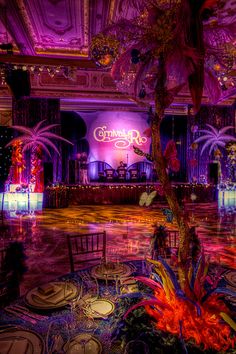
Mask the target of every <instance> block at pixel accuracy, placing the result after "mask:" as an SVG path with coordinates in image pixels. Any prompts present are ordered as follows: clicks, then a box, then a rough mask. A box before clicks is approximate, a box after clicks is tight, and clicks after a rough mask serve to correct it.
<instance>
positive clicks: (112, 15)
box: [108, 0, 117, 23]
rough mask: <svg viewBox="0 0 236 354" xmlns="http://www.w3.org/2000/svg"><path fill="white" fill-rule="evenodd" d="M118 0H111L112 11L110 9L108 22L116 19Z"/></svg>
mask: <svg viewBox="0 0 236 354" xmlns="http://www.w3.org/2000/svg"><path fill="white" fill-rule="evenodd" d="M115 5H117V4H116V0H110V11H109V16H108V23H111V22H112V21H113V19H114V13H115V11H116V7H117V6H115Z"/></svg>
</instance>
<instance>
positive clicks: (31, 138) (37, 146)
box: [7, 120, 73, 192]
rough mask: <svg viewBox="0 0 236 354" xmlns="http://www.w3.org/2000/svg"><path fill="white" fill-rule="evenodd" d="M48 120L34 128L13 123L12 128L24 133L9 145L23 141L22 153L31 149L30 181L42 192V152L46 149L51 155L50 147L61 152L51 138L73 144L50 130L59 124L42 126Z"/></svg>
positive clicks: (36, 190)
mask: <svg viewBox="0 0 236 354" xmlns="http://www.w3.org/2000/svg"><path fill="white" fill-rule="evenodd" d="M45 121H46V120H42V121H40V122H39V123H37V124H36V125H35V126H34V127H33V128H29V127H24V126H19V125H13V126H12V128H14V129H16V130H17V131H19V132H21V133H23V135H21V136H19V137H16V138H14V139H12V140H11V141H10V142H9V143H8V144H7V146H12V145H14V144H16V143H19V142H20V143H21V144H22V146H23V148H22V153H24V152H26V151H27V150H30V151H31V177H30V183H31V184H35V188H34V192H42V189H43V166H42V153H43V151H45V152H46V153H47V154H48V156H49V157H51V153H50V151H49V147H50V148H52V149H53V150H54V151H55V152H56V153H57V154H58V155H60V152H59V150H58V148H57V147H56V145H55V144H54V143H53V142H52V141H51V139H56V140H61V141H65V142H66V143H68V144H71V145H73V144H72V143H71V142H70V141H69V140H67V139H65V138H62V137H61V136H59V135H57V134H55V133H52V132H50V130H51V129H53V128H55V127H57V126H58V124H50V125H47V126H44V127H42V125H43V123H44V122H45Z"/></svg>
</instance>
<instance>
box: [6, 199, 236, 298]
mask: <svg viewBox="0 0 236 354" xmlns="http://www.w3.org/2000/svg"><path fill="white" fill-rule="evenodd" d="M161 208H163V205H153V206H151V207H149V208H145V207H139V206H137V205H130V206H127V205H124V206H123V205H109V206H86V205H83V206H73V207H69V208H66V209H45V210H43V212H42V213H41V214H38V215H28V216H22V215H21V216H18V217H15V218H7V217H6V218H4V220H3V221H2V224H1V227H0V230H1V238H0V243H1V244H0V246H3V245H6V244H7V243H8V242H9V241H11V240H18V241H23V242H24V244H25V251H26V254H27V266H28V271H27V273H26V274H25V277H24V281H23V282H22V286H21V293H22V294H24V293H25V292H26V291H27V290H29V289H31V288H33V287H34V286H36V285H38V284H39V283H42V282H46V281H49V280H52V279H54V278H56V277H57V276H60V275H62V274H65V273H68V272H69V271H70V267H69V260H68V251H67V244H66V235H67V234H74V233H87V232H94V231H103V230H106V232H107V236H108V244H107V247H108V257H111V258H112V257H114V255H115V256H116V257H118V258H120V259H121V260H130V259H143V258H144V257H145V256H146V255H148V254H149V246H150V238H151V236H152V233H153V224H154V223H156V222H158V223H160V224H165V225H166V226H167V227H168V228H173V229H175V228H176V226H175V224H174V223H173V224H172V223H167V222H166V218H165V216H164V215H163V213H162V211H161ZM185 212H186V214H187V215H188V218H189V220H190V223H191V224H192V225H196V227H197V229H196V230H197V233H198V235H199V237H200V239H201V241H202V245H203V246H204V249H205V252H206V253H207V254H209V255H210V258H211V262H215V263H218V264H221V265H223V266H227V267H229V268H231V269H236V263H235V259H236V257H235V256H236V247H235V244H236V242H235V235H236V232H235V231H236V215H235V214H234V213H232V212H231V213H228V214H227V213H219V212H218V210H217V205H216V204H215V203H204V204H197V203H195V204H193V203H192V204H188V205H187V206H185ZM234 277H235V275H234ZM234 281H235V280H234Z"/></svg>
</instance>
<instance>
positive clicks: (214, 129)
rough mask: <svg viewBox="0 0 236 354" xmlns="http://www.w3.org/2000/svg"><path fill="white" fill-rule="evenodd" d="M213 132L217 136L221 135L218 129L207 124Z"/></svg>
mask: <svg viewBox="0 0 236 354" xmlns="http://www.w3.org/2000/svg"><path fill="white" fill-rule="evenodd" d="M206 125H207V126H208V127H209V128H210V129H211V130H212V131H213V133H214V134H215V135H216V136H217V135H218V134H219V131H218V129H217V128H215V127H213V126H212V125H211V124H206Z"/></svg>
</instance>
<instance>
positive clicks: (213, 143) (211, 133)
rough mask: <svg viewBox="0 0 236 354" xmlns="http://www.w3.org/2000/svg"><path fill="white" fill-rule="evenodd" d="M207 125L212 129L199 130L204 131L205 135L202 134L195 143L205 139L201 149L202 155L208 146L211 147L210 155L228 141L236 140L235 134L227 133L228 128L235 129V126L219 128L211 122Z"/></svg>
mask: <svg viewBox="0 0 236 354" xmlns="http://www.w3.org/2000/svg"><path fill="white" fill-rule="evenodd" d="M206 125H207V126H208V127H209V128H210V130H207V129H201V130H199V133H204V135H202V136H200V137H199V138H197V139H196V140H195V141H194V143H200V142H202V141H205V142H204V144H203V146H202V149H201V155H202V154H203V152H204V151H205V150H206V149H207V148H209V155H211V153H212V151H216V150H219V148H220V147H221V148H222V147H223V148H224V147H225V145H226V143H227V142H229V141H236V139H235V137H234V136H233V135H228V134H225V133H226V132H227V131H228V130H230V129H234V127H233V126H231V125H228V126H227V127H224V128H222V129H220V130H218V129H217V128H215V127H213V126H212V125H210V124H206Z"/></svg>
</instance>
